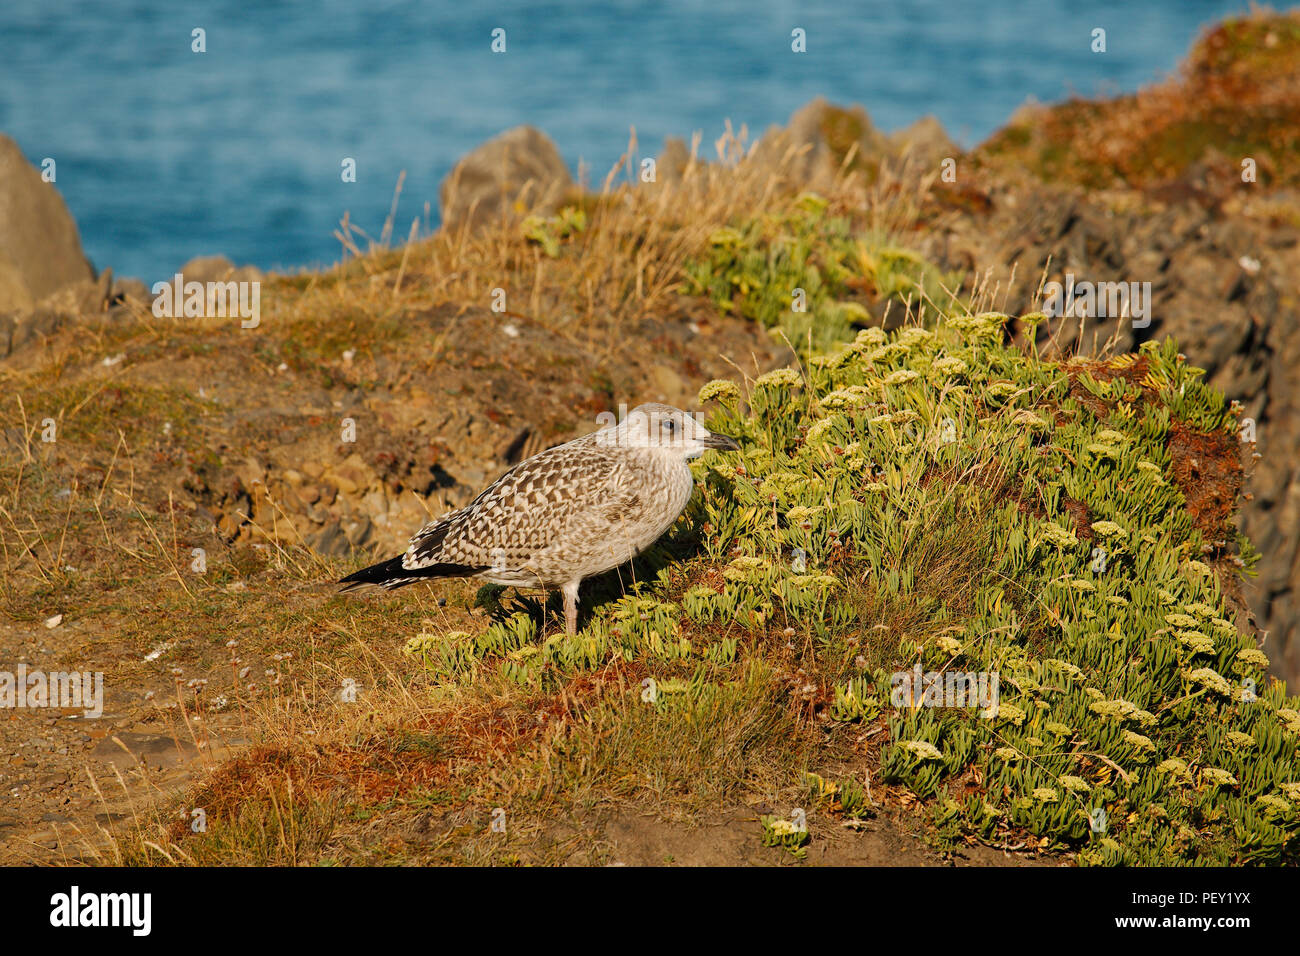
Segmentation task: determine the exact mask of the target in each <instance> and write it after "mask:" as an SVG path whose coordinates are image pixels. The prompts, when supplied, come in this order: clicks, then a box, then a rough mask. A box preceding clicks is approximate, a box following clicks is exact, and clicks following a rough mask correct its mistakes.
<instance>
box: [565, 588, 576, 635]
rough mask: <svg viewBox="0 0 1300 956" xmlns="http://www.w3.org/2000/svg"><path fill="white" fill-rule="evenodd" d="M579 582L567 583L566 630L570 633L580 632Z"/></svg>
mask: <svg viewBox="0 0 1300 956" xmlns="http://www.w3.org/2000/svg"><path fill="white" fill-rule="evenodd" d="M578 584H579V582H577V581H574V582H573V583H572V584H566V585H565V586H564V587H563V588H562V590H563V591H564V630H565V632H566V633H569V634H576V633H577V632H578Z"/></svg>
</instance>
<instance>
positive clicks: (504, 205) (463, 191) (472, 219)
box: [438, 126, 574, 230]
mask: <svg viewBox="0 0 1300 956" xmlns="http://www.w3.org/2000/svg"><path fill="white" fill-rule="evenodd" d="M573 186H574V183H573V177H572V176H570V175H569V168H568V167H567V166H566V165H565V163H564V158H563V157H562V156H561V155H560V151H559V150H558V149H556V148H555V144H554V143H553V142H552V141H551V140H550V138H548V137H547V135H546V134H545V133H543V132H542V131H541V130H539V129H536V128H534V127H532V126H516V127H515V128H514V129H509V130H506V131H505V132H504V133H502V134H501V135H500V136H497V137H495V138H493V139H490V140H488V141H487V142H486V143H484V144H483V145H482V146H479V147H478V148H477V149H475V150H473V151H471V152H470V153H469V154H468V155H466V156H465V157H464V158H462V159H461V161H460V162H458V163H457V164H456V166H455V168H453V169H452V171H451V172H450V173H448V174H447V178H446V179H444V180H443V181H442V186H441V187H440V188H439V191H438V197H439V205H440V208H441V210H442V221H443V226H444V227H445V228H447V229H451V230H457V229H460V228H462V227H466V226H468V227H469V228H476V227H478V226H481V225H483V224H484V223H487V222H491V221H493V220H495V219H497V218H500V217H502V216H517V215H521V214H523V213H525V212H543V213H545V212H553V211H554V210H555V209H557V208H558V207H559V205H560V203H561V202H562V201H563V199H564V198H565V196H566V194H568V193H569V192H570V191H571V190H572V189H573Z"/></svg>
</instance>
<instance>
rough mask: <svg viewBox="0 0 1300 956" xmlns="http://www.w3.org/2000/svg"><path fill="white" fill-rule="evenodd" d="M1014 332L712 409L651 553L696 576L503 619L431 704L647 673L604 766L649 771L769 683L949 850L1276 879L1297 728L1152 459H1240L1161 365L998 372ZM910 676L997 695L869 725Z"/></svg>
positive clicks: (860, 344) (949, 344)
mask: <svg viewBox="0 0 1300 956" xmlns="http://www.w3.org/2000/svg"><path fill="white" fill-rule="evenodd" d="M1029 319H1030V320H1031V321H1032V319H1033V317H1029ZM1005 320H1006V317H1005V316H1002V315H998V314H992V313H988V314H981V315H973V316H972V315H964V316H962V315H959V316H953V317H950V318H948V319H947V320H946V321H944V322H943V323H942V324H941V325H940V326H939V327H937V328H936V329H934V330H925V329H921V328H915V327H909V328H905V329H902V330H900V331H898V332H897V333H894V334H887V333H884V332H882V331H880V330H878V329H869V330H866V331H864V332H862V333H861V334H859V336H858V337H857V338H856V340H855V341H854V342H853V344H851V345H849V346H848V347H847V348H844V349H842V350H840V351H838V352H836V353H833V354H830V355H823V356H815V357H813V358H812V360H811V361H810V362H809V368H808V371H807V373H806V375H800V374H799V373H796V372H794V371H792V370H780V371H777V372H773V373H769V374H768V375H765V376H763V377H761V378H760V379H758V380H757V381H756V382H755V383H753V388H752V391H751V393H750V395H749V408H748V409H747V410H746V409H744V407H743V405H742V403H741V401H740V399H741V397H742V394H741V389H740V386H739V385H737V384H736V383H733V382H725V381H720V382H714V383H710V384H709V385H708V386H706V387H705V389H704V390H703V391H702V393H701V395H700V399H701V401H702V402H713V403H715V407H716V411H715V414H714V416H713V418H712V420H711V421H710V425H711V426H716V427H717V428H718V429H719V430H721V431H724V432H727V433H728V434H734V435H739V436H742V442H743V444H744V452H743V454H742V455H741V456H740V457H739V458H738V459H736V458H730V457H727V458H711V459H709V460H707V461H706V462H704V463H701V464H700V465H699V466H698V478H699V480H700V483H701V485H702V487H703V494H702V495H701V496H700V497H699V498H698V499H697V501H696V504H695V506H694V507H693V508H692V510H691V511H690V513H689V515H688V519H687V520H686V521H685V522H683V524H682V525H681V526H679V528H678V529H677V532H676V534H675V537H674V540H673V541H671V542H670V543H669V548H670V549H672V550H675V551H676V552H678V553H680V554H689V553H690V552H691V551H692V550H693V549H694V548H695V547H698V551H699V553H698V555H697V556H695V557H688V558H685V559H684V560H682V561H680V562H669V563H665V564H664V565H663V566H662V567H661V568H660V569H659V570H658V573H657V574H656V575H655V576H654V577H653V578H652V579H649V580H642V581H640V582H638V583H637V585H635V586H634V587H633V588H631V589H630V592H629V593H628V594H627V595H626V596H624V597H621V598H619V599H617V600H613V601H611V602H609V603H606V604H604V605H603V606H600V607H598V608H597V609H596V610H595V611H594V612H593V614H592V617H591V619H590V620H589V621H587V622H586V626H585V627H584V628H583V629H582V631H581V632H580V633H579V634H577V635H575V636H572V637H569V636H565V635H562V634H557V635H553V636H551V637H547V638H543V639H539V638H538V636H537V634H536V628H537V619H538V617H539V616H540V615H539V614H538V613H537V612H538V611H539V610H540V609H538V608H533V609H531V613H530V610H529V609H523V610H517V611H515V612H514V613H513V614H512V615H510V616H508V617H504V618H503V619H502V620H501V621H499V622H498V623H496V624H493V625H492V626H491V627H489V628H488V629H487V630H486V631H484V632H483V633H481V634H479V635H475V636H472V635H469V634H451V635H446V636H444V637H426V638H420V639H418V640H416V641H414V642H412V644H411V646H410V649H409V650H410V653H412V654H413V655H415V656H416V657H418V658H419V659H420V660H421V661H423V662H424V664H425V666H427V667H428V668H429V669H430V670H431V672H432V673H433V674H434V675H435V677H436V678H437V679H438V680H439V681H441V682H443V684H444V686H448V687H452V686H455V685H457V684H459V683H462V682H467V681H474V680H480V679H485V678H486V679H492V680H499V681H500V682H501V683H502V685H510V684H513V685H516V686H518V687H520V688H521V689H523V688H527V689H530V690H532V691H534V692H537V691H542V692H544V691H547V690H552V689H555V688H558V687H560V686H562V685H564V684H565V683H566V682H568V681H570V680H572V679H573V678H574V677H575V676H576V675H579V674H582V673H598V672H601V671H602V670H605V669H608V668H622V667H629V666H637V667H639V669H638V670H637V671H636V673H641V672H642V670H643V671H644V672H645V673H646V674H647V675H648V677H649V679H650V680H651V681H653V686H654V688H655V689H656V693H655V694H654V695H651V697H652V699H646V698H645V697H644V695H643V697H642V698H641V699H638V698H637V696H636V694H637V688H636V687H635V686H633V687H632V688H630V689H629V691H628V699H627V701H626V702H625V703H624V704H623V706H622V709H621V713H622V715H623V717H622V721H623V724H622V726H623V727H624V728H625V732H629V733H630V731H628V730H627V728H628V725H629V724H630V723H632V722H635V726H636V730H637V731H638V734H634V735H633V736H632V737H631V739H629V740H627V741H621V742H620V747H621V748H624V749H628V748H632V749H634V750H635V749H636V748H637V746H638V745H637V743H636V741H637V740H638V739H639V740H640V741H641V742H642V744H641V748H640V751H638V752H637V759H636V760H634V761H631V762H630V763H631V764H632V765H633V766H634V767H639V768H642V769H641V770H640V771H639V772H640V773H642V774H645V773H647V771H646V770H645V769H644V768H645V767H646V766H647V765H655V764H656V762H657V761H656V759H655V756H654V755H655V754H656V753H657V754H659V755H660V757H659V760H660V761H662V760H666V759H668V758H667V756H666V755H670V754H671V755H676V754H677V753H678V752H679V751H680V750H682V749H685V748H694V747H698V745H699V740H700V737H701V734H700V733H699V731H700V728H701V727H702V726H705V725H708V726H716V723H717V722H718V721H720V720H726V719H728V716H729V715H733V710H732V707H733V702H743V703H744V706H745V707H748V708H752V704H753V700H754V697H755V694H756V693H757V692H756V691H755V690H754V689H753V688H754V682H755V681H760V682H761V681H767V682H769V684H770V685H771V694H770V696H771V697H772V700H773V704H774V705H775V706H777V707H779V708H783V709H787V710H790V709H793V710H796V711H797V710H798V708H799V707H800V706H801V705H806V706H808V707H810V708H812V709H819V708H824V710H825V712H826V716H827V719H828V720H830V721H831V722H834V723H846V722H855V721H857V722H868V721H873V720H879V721H883V722H884V723H885V724H886V725H887V727H888V732H889V743H888V745H887V746H886V748H885V750H884V753H883V754H882V758H881V763H880V772H881V774H882V776H883V779H884V780H885V781H886V782H888V783H894V784H898V785H902V786H903V787H906V788H907V789H908V790H910V791H911V792H912V793H913V794H914V795H915V796H917V797H919V798H923V799H925V800H927V801H929V805H930V808H931V813H932V815H933V821H934V823H935V824H936V825H937V826H938V827H939V829H940V830H941V831H942V830H945V829H946V830H947V832H949V833H951V834H954V835H956V834H964V835H971V836H974V837H977V838H982V839H990V838H993V837H994V836H995V835H996V834H998V833H999V832H1000V831H1002V832H1005V830H1006V829H1007V828H1010V829H1012V830H1014V831H1023V832H1027V833H1029V834H1033V835H1034V836H1036V837H1039V838H1045V839H1046V840H1047V841H1048V842H1049V843H1050V845H1052V846H1055V847H1059V848H1070V849H1077V850H1079V851H1080V853H1079V860H1080V862H1084V863H1139V864H1147V865H1168V864H1178V863H1192V862H1198V863H1219V864H1228V863H1243V862H1279V861H1282V860H1286V859H1293V858H1294V854H1295V850H1296V846H1297V843H1296V837H1297V834H1298V833H1300V760H1298V759H1297V755H1296V746H1297V739H1298V737H1300V702H1297V700H1296V699H1295V698H1289V697H1287V696H1286V694H1285V691H1284V689H1283V688H1282V687H1281V686H1280V685H1279V684H1277V683H1275V682H1273V683H1271V682H1269V681H1268V680H1267V679H1266V677H1265V674H1264V668H1265V667H1266V664H1267V661H1266V659H1265V657H1264V655H1263V654H1262V653H1261V652H1260V651H1259V649H1258V648H1257V647H1256V645H1255V643H1254V641H1253V640H1251V639H1249V638H1247V637H1245V636H1244V635H1242V634H1241V633H1240V632H1239V631H1238V629H1237V628H1236V627H1235V626H1234V624H1233V623H1232V622H1231V621H1230V620H1229V616H1230V614H1231V611H1230V609H1229V604H1228V600H1227V598H1226V596H1225V592H1224V585H1223V583H1222V578H1223V577H1224V576H1231V575H1232V574H1235V573H1236V570H1237V569H1236V567H1235V565H1234V563H1233V561H1232V557H1233V556H1232V555H1230V554H1227V553H1220V552H1219V551H1217V550H1216V549H1215V548H1213V547H1211V546H1210V545H1209V544H1208V542H1207V536H1206V533H1205V529H1203V528H1202V527H1198V526H1197V524H1196V523H1195V522H1194V521H1193V520H1192V518H1191V517H1190V514H1189V509H1188V506H1187V505H1188V500H1187V499H1188V496H1189V495H1196V494H1201V493H1203V491H1204V490H1203V489H1196V488H1183V487H1179V486H1178V484H1177V483H1176V482H1175V481H1174V479H1173V474H1174V470H1175V469H1174V463H1173V461H1172V459H1171V453H1170V450H1169V446H1170V440H1171V435H1172V434H1173V433H1174V432H1175V431H1176V430H1177V429H1178V428H1179V427H1191V428H1194V429H1197V430H1200V431H1203V432H1205V433H1207V434H1211V435H1212V434H1216V433H1217V434H1222V435H1224V436H1227V437H1228V438H1229V439H1230V444H1231V438H1232V434H1233V432H1234V430H1235V425H1236V422H1235V419H1234V418H1233V416H1232V415H1231V414H1229V411H1228V410H1227V408H1226V407H1225V405H1224V402H1223V400H1222V397H1221V396H1220V395H1218V394H1217V393H1215V392H1213V391H1212V390H1210V389H1209V388H1207V387H1206V386H1204V385H1203V384H1202V383H1201V382H1200V379H1199V375H1200V370H1198V369H1195V368H1191V367H1189V366H1188V365H1187V364H1186V362H1185V361H1184V360H1183V359H1182V357H1181V356H1179V355H1178V353H1177V350H1176V348H1175V347H1174V345H1173V343H1172V342H1166V343H1164V344H1163V345H1160V344H1156V343H1149V344H1148V345H1146V346H1145V347H1144V349H1143V352H1142V354H1141V356H1140V357H1135V356H1128V357H1125V358H1121V359H1117V360H1114V361H1111V362H1108V363H1101V364H1095V365H1084V364H1077V365H1058V364H1053V363H1048V362H1044V361H1040V360H1038V359H1036V358H1035V357H1033V356H1028V355H1025V354H1023V353H1021V352H1019V351H1016V350H1013V349H1009V348H1006V347H1004V346H1003V345H1002V344H1001V339H1002V326H1003V323H1004V322H1005ZM936 570H938V571H939V572H940V573H939V574H938V575H937V576H936V574H935V572H936ZM917 664H920V665H921V667H922V668H923V669H924V670H925V671H935V672H938V673H941V674H942V673H948V672H953V671H959V672H988V673H996V674H998V675H999V678H1000V702H999V703H998V704H997V705H996V707H994V708H990V709H988V710H986V711H983V712H981V711H979V710H978V709H977V708H970V707H965V708H961V707H935V706H902V707H899V706H894V705H893V704H891V703H889V702H890V700H891V692H892V687H891V679H890V674H891V673H893V672H900V671H908V670H910V669H912V668H913V667H914V666H915V665H917ZM794 674H798V675H800V676H799V678H798V679H799V681H800V682H801V683H800V684H799V685H796V686H790V683H791V682H790V678H791V677H792V676H793V675H794ZM645 686H646V687H649V686H651V685H650V684H646V685H645ZM745 688H749V689H748V690H745ZM918 696H919V694H918ZM918 703H920V701H918ZM701 713H707V714H708V715H709V718H708V720H707V721H704V720H699V719H692V718H693V717H695V716H698V715H699V714H701ZM877 715H879V716H877ZM747 726H748V727H750V728H751V729H752V727H753V721H752V719H751V721H750V722H749V724H748V725H747ZM765 732H766V731H765ZM576 735H577V737H578V738H579V739H582V738H584V736H585V734H584V732H583V731H578V732H577V734H576ZM650 738H652V739H653V740H654V746H653V747H650V748H649V749H648V750H647V749H645V746H646V745H645V741H646V740H647V739H650ZM734 743H735V746H737V747H741V748H744V747H752V746H753V741H752V740H748V739H746V738H745V737H744V736H743V734H742V735H741V737H740V738H739V739H738V740H736V741H735V742H734ZM578 750H580V751H581V750H582V747H581V746H579V747H578ZM801 752H802V756H803V758H804V759H805V760H806V761H808V762H809V763H810V764H812V765H816V763H817V762H818V754H817V750H816V747H815V746H812V745H810V744H809V743H808V742H807V741H806V740H805V741H804V742H803V744H802V746H801ZM718 759H719V758H718V755H717V754H713V755H708V757H707V759H705V760H702V761H701V762H700V764H701V766H702V767H703V766H710V765H712V764H713V762H714V761H716V760H718ZM684 780H689V778H681V777H679V778H677V782H678V783H682V782H684ZM1103 821H1104V822H1103ZM764 825H765V827H766V837H765V839H770V840H772V841H776V843H779V844H780V845H783V846H786V845H789V846H790V848H791V849H797V847H796V846H794V845H790V844H788V843H787V842H786V841H788V840H793V839H800V840H801V839H802V838H801V837H796V836H792V835H790V834H786V833H784V831H783V832H782V833H781V834H777V833H775V831H773V830H772V823H771V822H770V821H765V824H764Z"/></svg>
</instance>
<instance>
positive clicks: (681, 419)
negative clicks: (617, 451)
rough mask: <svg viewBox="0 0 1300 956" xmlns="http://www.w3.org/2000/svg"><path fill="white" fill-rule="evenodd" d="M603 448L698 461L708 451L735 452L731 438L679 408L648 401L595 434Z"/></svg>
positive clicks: (733, 440)
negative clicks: (652, 451) (663, 453)
mask: <svg viewBox="0 0 1300 956" xmlns="http://www.w3.org/2000/svg"><path fill="white" fill-rule="evenodd" d="M596 440H597V441H598V442H600V443H601V444H602V445H620V446H623V447H627V448H658V449H663V450H664V451H666V452H669V453H673V454H678V455H680V456H681V457H682V458H698V457H699V456H700V455H703V454H704V453H705V452H706V451H708V450H710V449H717V450H719V451H735V450H736V449H738V448H739V447H740V445H739V444H738V443H737V442H736V440H735V439H734V438H730V437H728V436H727V435H721V434H719V433H717V432H711V431H709V430H708V429H707V428H705V427H704V426H703V425H702V424H700V422H699V421H698V420H697V419H696V417H695V416H694V415H692V414H690V413H689V412H684V411H682V410H681V409H680V408H673V407H672V406H671V405H661V404H659V403H658V402H647V403H646V404H644V405H638V406H637V407H636V408H634V409H632V411H630V412H629V413H628V415H627V417H626V418H624V419H623V421H621V422H619V423H618V424H617V425H611V426H610V427H609V428H605V429H603V430H602V431H600V432H598V433H597V435H596Z"/></svg>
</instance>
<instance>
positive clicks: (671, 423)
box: [664, 418, 677, 431]
mask: <svg viewBox="0 0 1300 956" xmlns="http://www.w3.org/2000/svg"><path fill="white" fill-rule="evenodd" d="M676 427H677V423H676V422H674V421H673V420H672V419H671V418H670V419H669V420H668V421H666V422H664V428H665V429H666V430H668V431H672V430H673V429H674V428H676Z"/></svg>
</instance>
